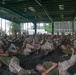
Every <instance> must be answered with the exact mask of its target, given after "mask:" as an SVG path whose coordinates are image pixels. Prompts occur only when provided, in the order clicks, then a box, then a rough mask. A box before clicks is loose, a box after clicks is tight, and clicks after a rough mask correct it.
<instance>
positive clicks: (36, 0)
mask: <svg viewBox="0 0 76 75" xmlns="http://www.w3.org/2000/svg"><path fill="white" fill-rule="evenodd" d="M35 2H36V3H37V4H38V5H39V6H40V7H42V9H43V10H44V12H45V14H46V15H47V17H48V18H49V20H50V21H51V22H52V23H53V20H52V17H51V16H50V15H49V13H48V11H47V9H46V8H45V6H44V5H43V4H41V3H40V2H39V1H38V0H35Z"/></svg>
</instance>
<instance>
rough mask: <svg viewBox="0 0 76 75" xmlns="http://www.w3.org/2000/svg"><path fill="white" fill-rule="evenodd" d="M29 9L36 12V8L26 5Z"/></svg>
mask: <svg viewBox="0 0 76 75" xmlns="http://www.w3.org/2000/svg"><path fill="white" fill-rule="evenodd" d="M28 9H29V10H31V11H32V12H36V10H35V9H34V8H33V7H28Z"/></svg>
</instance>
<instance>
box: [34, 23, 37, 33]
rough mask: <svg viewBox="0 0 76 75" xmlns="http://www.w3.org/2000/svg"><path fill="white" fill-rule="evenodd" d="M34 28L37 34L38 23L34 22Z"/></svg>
mask: <svg viewBox="0 0 76 75" xmlns="http://www.w3.org/2000/svg"><path fill="white" fill-rule="evenodd" d="M34 30H35V34H36V33H37V23H36V22H34Z"/></svg>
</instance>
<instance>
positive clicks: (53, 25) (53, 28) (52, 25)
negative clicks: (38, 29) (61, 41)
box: [52, 23, 54, 34]
mask: <svg viewBox="0 0 76 75" xmlns="http://www.w3.org/2000/svg"><path fill="white" fill-rule="evenodd" d="M52 34H54V23H52Z"/></svg>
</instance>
